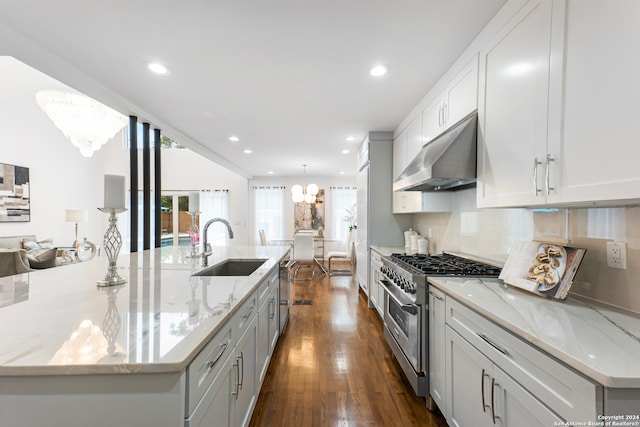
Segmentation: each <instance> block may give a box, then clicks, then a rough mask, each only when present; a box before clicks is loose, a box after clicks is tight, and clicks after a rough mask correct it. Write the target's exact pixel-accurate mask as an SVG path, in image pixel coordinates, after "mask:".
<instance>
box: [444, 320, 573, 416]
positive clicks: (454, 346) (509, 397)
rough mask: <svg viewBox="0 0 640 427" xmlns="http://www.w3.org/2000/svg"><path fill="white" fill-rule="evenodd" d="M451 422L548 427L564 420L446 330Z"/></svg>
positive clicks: (448, 412) (455, 334) (472, 347)
mask: <svg viewBox="0 0 640 427" xmlns="http://www.w3.org/2000/svg"><path fill="white" fill-rule="evenodd" d="M446 342H447V348H446V353H447V360H446V365H447V390H446V392H447V397H448V402H449V407H448V410H447V422H448V423H449V425H450V426H456V427H465V426H473V427H481V426H493V425H499V426H505V427H507V426H522V427H548V426H553V425H561V424H554V422H558V423H562V424H563V419H562V418H560V417H559V416H557V415H556V414H554V413H553V412H552V411H551V410H550V409H549V408H548V407H547V406H545V405H544V404H543V403H541V402H540V401H539V400H538V399H536V398H535V397H534V396H533V395H532V394H531V393H529V392H528V391H526V390H525V389H524V388H523V387H522V386H521V385H519V384H518V383H517V382H516V381H514V380H513V379H512V378H511V377H509V376H508V375H507V374H505V373H504V371H502V370H501V369H500V368H499V367H498V366H496V365H495V364H494V363H492V362H491V360H490V359H489V358H488V357H485V356H484V355H483V354H482V353H481V352H480V351H478V350H477V349H476V348H475V347H474V346H472V345H471V344H469V342H467V340H465V339H464V338H462V337H461V336H460V335H459V334H458V333H457V332H455V331H454V330H453V329H451V328H450V327H448V326H447V327H446Z"/></svg>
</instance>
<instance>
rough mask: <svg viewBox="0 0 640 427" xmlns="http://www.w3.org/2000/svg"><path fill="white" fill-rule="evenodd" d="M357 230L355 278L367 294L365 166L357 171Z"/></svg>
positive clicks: (366, 188)
mask: <svg viewBox="0 0 640 427" xmlns="http://www.w3.org/2000/svg"><path fill="white" fill-rule="evenodd" d="M357 182H358V191H357V196H358V213H357V215H358V232H357V233H356V278H357V280H358V284H359V286H360V287H361V288H362V290H363V291H364V292H365V294H367V295H368V291H367V290H368V283H367V278H368V275H369V272H368V269H369V245H368V236H367V231H368V207H369V201H368V187H369V168H368V167H365V168H364V169H362V170H361V171H360V172H359V173H358V180H357Z"/></svg>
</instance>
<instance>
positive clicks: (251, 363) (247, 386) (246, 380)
mask: <svg viewBox="0 0 640 427" xmlns="http://www.w3.org/2000/svg"><path fill="white" fill-rule="evenodd" d="M256 332H257V322H256V317H255V316H254V317H253V320H252V321H251V323H250V324H249V326H248V328H247V330H246V331H245V333H244V335H242V337H240V340H239V341H238V345H237V347H236V363H238V367H239V372H240V378H238V394H237V395H236V401H235V417H234V420H235V421H234V425H235V426H241V427H245V426H248V425H249V421H251V414H252V412H253V408H254V406H255V403H256V399H257V387H256V362H257V360H256Z"/></svg>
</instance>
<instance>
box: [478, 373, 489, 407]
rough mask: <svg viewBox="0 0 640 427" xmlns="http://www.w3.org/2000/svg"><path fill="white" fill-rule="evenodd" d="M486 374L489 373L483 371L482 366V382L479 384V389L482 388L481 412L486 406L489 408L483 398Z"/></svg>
mask: <svg viewBox="0 0 640 427" xmlns="http://www.w3.org/2000/svg"><path fill="white" fill-rule="evenodd" d="M488 376H489V374H487V373H486V372H485V370H484V368H483V369H482V383H481V384H480V387H481V390H482V393H481V396H482V412H487V408H489V405H487V404H486V403H485V400H484V377H488Z"/></svg>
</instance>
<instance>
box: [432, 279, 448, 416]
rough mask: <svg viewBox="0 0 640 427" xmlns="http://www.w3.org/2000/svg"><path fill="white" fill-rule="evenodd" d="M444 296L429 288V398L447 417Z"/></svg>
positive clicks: (440, 292)
mask: <svg viewBox="0 0 640 427" xmlns="http://www.w3.org/2000/svg"><path fill="white" fill-rule="evenodd" d="M444 299H445V295H444V293H443V292H442V291H440V290H438V289H437V288H435V287H434V286H429V396H431V399H432V400H433V403H435V404H436V405H438V408H440V412H442V415H444V416H445V417H446V416H447V405H446V403H447V400H446V395H445V391H446V389H447V388H446V377H445V374H446V363H445V358H446V347H447V342H446V337H445V303H444V301H445V300H444Z"/></svg>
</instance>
